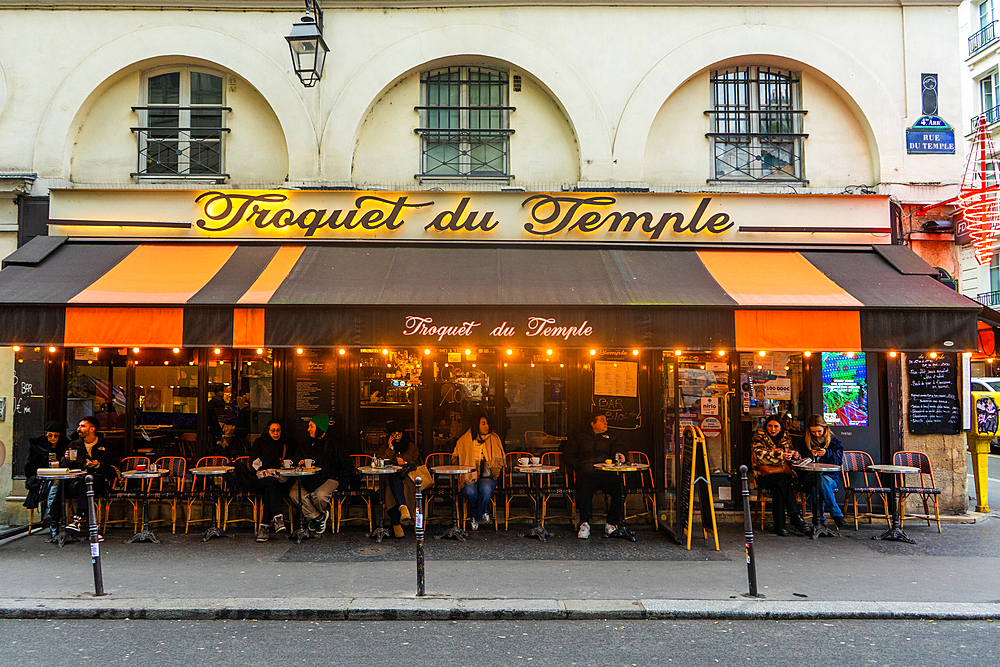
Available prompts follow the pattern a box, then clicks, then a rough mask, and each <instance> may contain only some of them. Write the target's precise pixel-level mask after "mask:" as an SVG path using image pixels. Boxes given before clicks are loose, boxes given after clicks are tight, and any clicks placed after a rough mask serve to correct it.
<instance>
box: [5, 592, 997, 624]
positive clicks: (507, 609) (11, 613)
mask: <svg viewBox="0 0 1000 667" xmlns="http://www.w3.org/2000/svg"><path fill="white" fill-rule="evenodd" d="M994 618H1000V603H972V602H847V601H830V602H813V601H795V600H754V599H749V598H740V599H731V600H531V599H521V600H511V599H455V598H436V597H425V598H416V597H400V598H281V599H275V598H228V599H186V600H163V599H145V598H128V599H114V598H111V597H110V596H109V597H106V598H100V599H97V598H86V597H80V598H72V599H68V598H60V599H41V598H23V599H2V598H0V619H106V620H124V619H132V620H192V621H198V620H261V621H263V620H273V621H344V620H347V621H456V620H478V621H490V620H504V621H511V620H531V621H543V620H545V621H547V620H597V619H600V620H644V619H648V620H665V619H671V620H673V619H692V620H693V619H704V620H788V621H793V620H818V619H823V620H849V619H862V620H942V621H944V620H991V619H994Z"/></svg>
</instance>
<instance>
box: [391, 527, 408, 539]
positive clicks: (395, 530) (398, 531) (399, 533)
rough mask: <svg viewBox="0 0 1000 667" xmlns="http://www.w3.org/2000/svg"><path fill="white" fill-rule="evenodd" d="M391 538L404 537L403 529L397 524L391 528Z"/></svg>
mask: <svg viewBox="0 0 1000 667" xmlns="http://www.w3.org/2000/svg"><path fill="white" fill-rule="evenodd" d="M392 536H393V537H395V538H397V539H400V538H403V537H405V536H406V534H405V533H404V532H403V527H402V526H400V525H399V524H396V525H395V526H393V527H392Z"/></svg>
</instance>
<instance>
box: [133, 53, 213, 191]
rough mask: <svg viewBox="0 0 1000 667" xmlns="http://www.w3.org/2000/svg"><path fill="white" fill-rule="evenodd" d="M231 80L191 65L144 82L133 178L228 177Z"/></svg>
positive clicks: (150, 77) (137, 108) (159, 73)
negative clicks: (226, 146)
mask: <svg viewBox="0 0 1000 667" xmlns="http://www.w3.org/2000/svg"><path fill="white" fill-rule="evenodd" d="M224 81H225V78H224V76H223V75H222V74H221V73H217V72H211V71H206V70H202V69H195V68H189V67H181V68H176V69H173V70H171V71H166V72H164V71H156V72H152V73H150V74H148V75H147V76H146V77H144V79H143V82H144V83H143V89H142V99H143V105H142V106H138V107H133V110H134V111H136V112H137V113H138V116H139V126H138V127H133V128H132V131H133V132H135V133H136V135H137V137H138V147H139V160H138V169H137V171H136V173H135V174H133V176H137V177H140V178H143V177H147V178H148V177H156V178H171V177H173V178H205V177H217V178H216V179H215V180H221V179H222V178H224V177H226V174H224V173H223V169H224V159H223V158H224V150H223V148H224V138H225V136H226V134H227V133H228V132H229V129H228V128H227V127H226V113H227V112H228V111H230V110H231V109H229V107H226V106H224V104H225V85H224Z"/></svg>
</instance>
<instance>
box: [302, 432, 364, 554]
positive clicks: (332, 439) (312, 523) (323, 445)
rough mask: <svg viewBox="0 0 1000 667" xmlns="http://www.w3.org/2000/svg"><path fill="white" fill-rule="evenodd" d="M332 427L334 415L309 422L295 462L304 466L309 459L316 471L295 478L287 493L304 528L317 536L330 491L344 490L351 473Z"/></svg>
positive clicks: (321, 530) (325, 517) (327, 516)
mask: <svg viewBox="0 0 1000 667" xmlns="http://www.w3.org/2000/svg"><path fill="white" fill-rule="evenodd" d="M336 424H337V416H336V415H333V416H330V415H325V414H319V415H314V416H313V417H312V418H311V419H310V420H309V425H308V430H309V438H308V439H307V440H306V441H305V442H303V443H302V444H301V445H300V446H299V448H298V450H297V452H296V455H295V460H296V461H297V462H298V465H300V466H304V465H305V460H306V459H312V460H313V465H314V466H319V468H320V470H319V472H317V473H316V474H315V475H308V476H306V477H299V479H298V480H297V481H296V482H295V484H294V485H293V486H292V490H291V491H289V493H288V495H289V497H290V498H291V499H292V502H293V503H295V504H296V505H299V506H301V508H302V517H303V518H304V519H305V520H306V522H307V523H306V526H307V527H308V528H309V530H310V531H311V532H313V533H315V534H317V535H322V534H323V533H324V532H326V525H327V522H328V521H329V519H330V499H331V498H332V497H333V492H334V491H336V490H337V489H338V488H341V487H346V486H347V485H348V484H349V483H350V476H351V474H352V466H351V459H350V457H349V456H348V454H347V452H346V451H345V450H344V447H343V444H342V443H341V441H340V438H338V437H337V435H336V433H335V432H334V431H335V429H334V426H336Z"/></svg>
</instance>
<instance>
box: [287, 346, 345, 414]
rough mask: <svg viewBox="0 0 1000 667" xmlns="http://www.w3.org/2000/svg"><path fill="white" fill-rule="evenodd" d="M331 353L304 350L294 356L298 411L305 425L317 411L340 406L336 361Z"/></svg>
mask: <svg viewBox="0 0 1000 667" xmlns="http://www.w3.org/2000/svg"><path fill="white" fill-rule="evenodd" d="M329 355H330V352H329V351H326V350H304V351H303V353H302V354H300V355H296V357H295V362H294V364H295V365H294V370H295V412H296V415H297V416H298V419H299V421H301V422H302V423H303V424H306V423H308V421H309V418H310V417H312V416H313V415H315V414H331V413H333V412H335V411H336V409H337V360H336V359H334V358H332V357H330V356H329Z"/></svg>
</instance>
